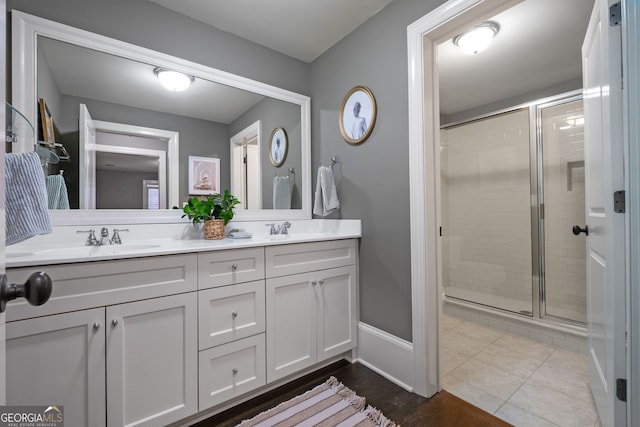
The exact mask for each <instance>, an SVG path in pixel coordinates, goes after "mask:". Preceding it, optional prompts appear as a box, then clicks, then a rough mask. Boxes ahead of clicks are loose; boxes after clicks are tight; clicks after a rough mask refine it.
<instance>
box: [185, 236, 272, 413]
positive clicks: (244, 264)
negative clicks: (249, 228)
mask: <svg viewBox="0 0 640 427" xmlns="http://www.w3.org/2000/svg"><path fill="white" fill-rule="evenodd" d="M264 274H265V273H264V248H263V247H259V248H248V249H234V250H229V251H216V252H205V253H200V254H198V278H199V279H198V287H199V289H200V290H199V291H198V308H199V309H198V330H199V348H200V353H199V356H198V359H199V362H198V364H199V393H198V404H199V408H200V411H202V410H204V409H207V408H210V407H212V406H215V405H217V404H220V403H223V402H225V401H227V400H229V399H232V398H234V397H236V396H240V395H242V394H244V393H247V392H249V391H251V390H254V389H256V388H258V387H261V386H263V385H265V384H266V367H265V334H264V332H265V283H264Z"/></svg>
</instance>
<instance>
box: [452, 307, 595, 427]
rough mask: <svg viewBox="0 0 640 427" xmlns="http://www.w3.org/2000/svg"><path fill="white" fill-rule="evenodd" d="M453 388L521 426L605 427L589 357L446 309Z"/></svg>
mask: <svg viewBox="0 0 640 427" xmlns="http://www.w3.org/2000/svg"><path fill="white" fill-rule="evenodd" d="M442 330H443V341H444V342H443V349H442V365H443V367H442V375H443V378H444V389H445V390H447V391H448V392H450V393H452V394H454V395H456V396H458V397H460V398H462V399H464V400H466V401H468V402H470V403H472V404H474V405H476V406H478V407H480V408H482V409H484V410H485V411H487V412H490V413H492V414H494V415H496V416H497V417H499V418H502V419H503V420H505V421H507V422H509V423H511V424H513V425H515V426H517V427H529V426H531V427H574V426H575V427H599V426H600V423H599V421H598V415H597V413H596V410H595V406H594V403H593V399H592V397H591V392H590V390H589V386H588V385H587V375H588V364H587V357H586V356H585V355H582V354H578V353H573V352H570V351H565V350H559V349H554V348H553V347H549V346H546V345H544V344H541V343H538V342H536V341H532V340H529V339H527V338H522V337H518V336H514V335H510V334H508V333H506V332H502V331H497V330H494V329H489V328H485V327H483V326H480V325H478V324H476V323H472V322H467V321H465V320H462V319H459V318H457V317H453V316H449V315H443V328H442Z"/></svg>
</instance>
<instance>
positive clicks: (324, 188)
mask: <svg viewBox="0 0 640 427" xmlns="http://www.w3.org/2000/svg"><path fill="white" fill-rule="evenodd" d="M338 209H340V201H339V200H338V192H337V191H336V183H335V180H334V179H333V171H332V170H331V168H330V167H328V166H320V167H319V168H318V179H317V181H316V197H315V202H314V204H313V213H314V214H316V215H320V216H327V215H329V214H330V213H332V212H335V211H337V210H338Z"/></svg>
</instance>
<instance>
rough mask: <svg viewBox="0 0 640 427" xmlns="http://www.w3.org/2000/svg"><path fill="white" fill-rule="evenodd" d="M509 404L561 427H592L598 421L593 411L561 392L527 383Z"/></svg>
mask: <svg viewBox="0 0 640 427" xmlns="http://www.w3.org/2000/svg"><path fill="white" fill-rule="evenodd" d="M509 403H510V404H512V405H514V406H517V407H519V408H521V409H524V410H526V411H528V412H531V413H532V414H534V415H537V416H539V417H541V418H544V419H546V420H549V421H551V422H553V423H555V424H558V425H559V426H562V427H585V426H592V425H594V423H595V422H596V420H597V419H598V415H597V413H596V412H595V410H594V409H589V408H585V407H584V403H583V402H582V401H581V400H579V399H576V398H574V397H572V396H569V395H566V394H564V393H562V392H559V391H556V390H553V389H549V388H546V387H540V386H537V385H534V384H530V383H529V382H527V383H526V384H525V385H523V386H522V387H520V389H518V391H517V392H516V393H515V394H514V395H513V396H512V397H511V398H510V399H509Z"/></svg>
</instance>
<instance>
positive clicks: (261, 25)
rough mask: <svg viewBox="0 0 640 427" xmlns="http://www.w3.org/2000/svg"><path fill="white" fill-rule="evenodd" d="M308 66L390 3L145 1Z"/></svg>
mask: <svg viewBox="0 0 640 427" xmlns="http://www.w3.org/2000/svg"><path fill="white" fill-rule="evenodd" d="M149 1H152V2H153V3H157V4H159V5H161V6H164V7H166V8H168V9H171V10H174V11H176V12H178V13H181V14H183V15H186V16H189V17H191V18H193V19H196V20H198V21H201V22H204V23H206V24H209V25H212V26H214V27H216V28H219V29H221V30H224V31H226V32H229V33H231V34H235V35H237V36H240V37H242V38H244V39H247V40H251V41H254V42H256V43H258V44H261V45H263V46H266V47H269V48H271V49H273V50H276V51H278V52H282V53H284V54H286V55H289V56H292V57H294V58H298V59H300V60H302V61H305V62H312V61H313V60H314V59H316V58H317V57H318V56H320V55H321V54H322V53H323V52H324V51H326V50H327V49H328V48H330V47H331V46H333V45H334V44H336V43H337V42H338V41H340V40H341V39H342V38H343V37H344V36H346V35H347V34H349V33H350V32H352V31H353V30H355V29H356V28H357V27H359V26H360V25H361V24H363V23H364V22H365V21H366V20H368V19H369V18H371V17H372V16H373V15H375V14H376V13H378V12H379V11H380V10H382V9H383V8H384V7H385V6H386V5H387V4H389V3H391V1H392V0H346V1H345V0H233V1H229V0H181V1H175V0H149Z"/></svg>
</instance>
